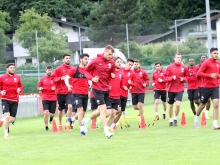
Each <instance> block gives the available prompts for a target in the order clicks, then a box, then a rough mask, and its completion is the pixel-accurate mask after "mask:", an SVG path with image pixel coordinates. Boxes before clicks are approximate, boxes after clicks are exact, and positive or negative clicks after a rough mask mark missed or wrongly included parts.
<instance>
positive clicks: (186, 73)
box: [180, 67, 189, 82]
mask: <svg viewBox="0 0 220 165" xmlns="http://www.w3.org/2000/svg"><path fill="white" fill-rule="evenodd" d="M188 77H189V70H188V69H187V67H185V71H184V76H183V77H182V79H180V81H181V80H182V81H183V82H187V78H188Z"/></svg>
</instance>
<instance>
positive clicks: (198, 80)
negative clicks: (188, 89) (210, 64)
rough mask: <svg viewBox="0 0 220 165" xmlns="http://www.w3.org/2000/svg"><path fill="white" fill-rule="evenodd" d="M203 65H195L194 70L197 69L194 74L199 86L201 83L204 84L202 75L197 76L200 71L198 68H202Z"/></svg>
mask: <svg viewBox="0 0 220 165" xmlns="http://www.w3.org/2000/svg"><path fill="white" fill-rule="evenodd" d="M201 66H202V63H200V64H198V65H196V66H195V69H194V71H195V73H194V74H195V75H196V77H197V82H198V87H201V85H202V77H198V76H197V72H198V70H199V68H200V67H201Z"/></svg>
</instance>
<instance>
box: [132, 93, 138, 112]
mask: <svg viewBox="0 0 220 165" xmlns="http://www.w3.org/2000/svg"><path fill="white" fill-rule="evenodd" d="M131 97H132V105H133V108H134V110H139V106H138V94H137V93H132V94H131Z"/></svg>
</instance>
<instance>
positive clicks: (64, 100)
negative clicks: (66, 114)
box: [57, 93, 73, 111]
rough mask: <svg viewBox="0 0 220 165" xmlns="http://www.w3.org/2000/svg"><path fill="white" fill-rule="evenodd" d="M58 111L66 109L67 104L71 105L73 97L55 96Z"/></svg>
mask: <svg viewBox="0 0 220 165" xmlns="http://www.w3.org/2000/svg"><path fill="white" fill-rule="evenodd" d="M57 101H58V109H59V110H60V111H62V110H63V109H65V110H66V109H67V105H68V104H73V95H72V94H71V93H69V94H57Z"/></svg>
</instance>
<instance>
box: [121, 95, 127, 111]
mask: <svg viewBox="0 0 220 165" xmlns="http://www.w3.org/2000/svg"><path fill="white" fill-rule="evenodd" d="M127 100H128V98H126V97H124V96H120V103H121V111H125V107H126V105H127Z"/></svg>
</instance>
